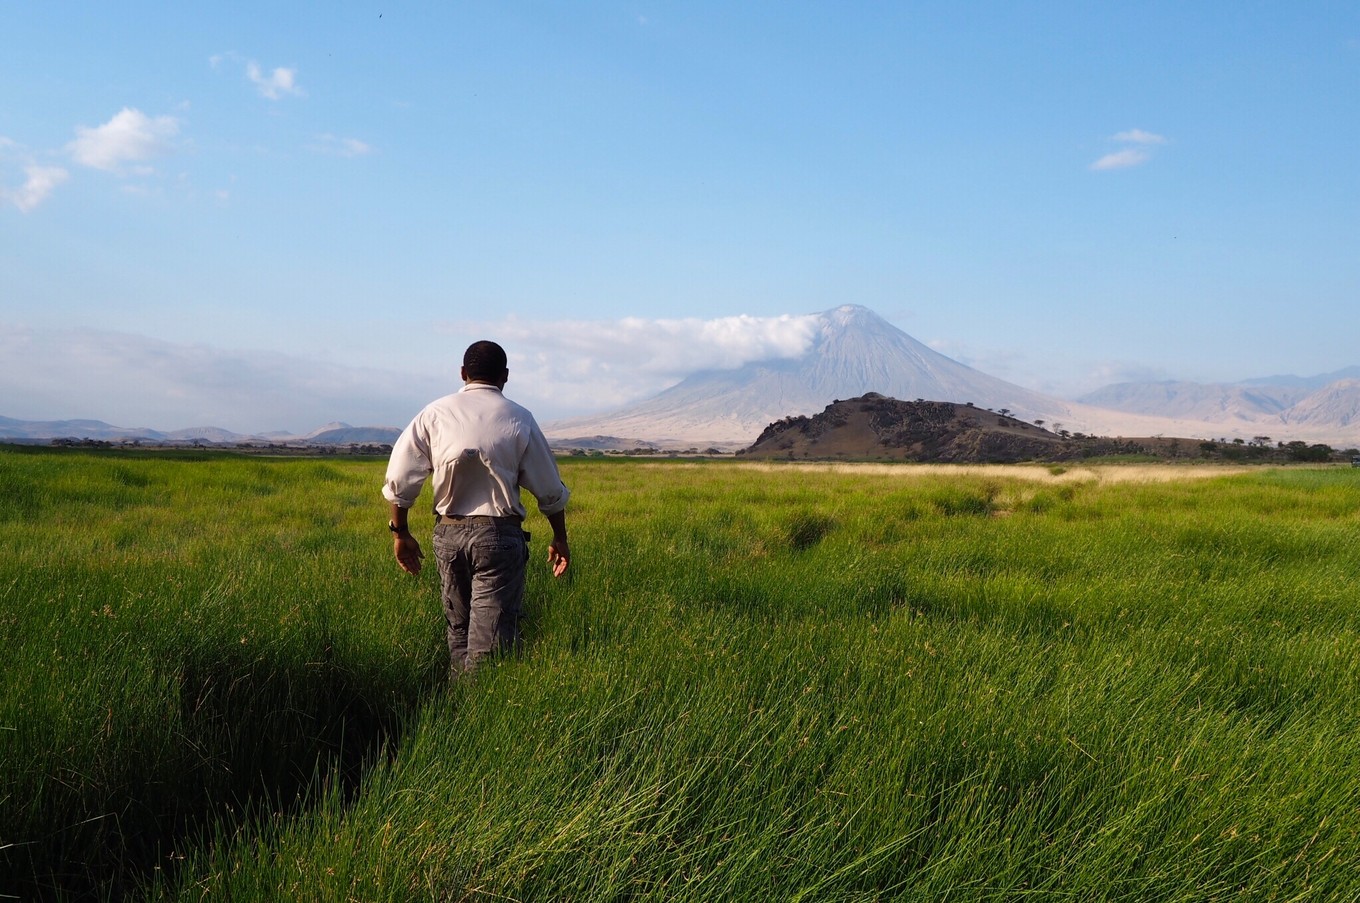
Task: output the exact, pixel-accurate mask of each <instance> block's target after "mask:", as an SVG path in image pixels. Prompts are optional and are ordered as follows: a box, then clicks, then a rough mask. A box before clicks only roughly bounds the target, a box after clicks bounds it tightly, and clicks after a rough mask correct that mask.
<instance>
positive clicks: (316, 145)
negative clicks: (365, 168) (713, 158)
mask: <svg viewBox="0 0 1360 903" xmlns="http://www.w3.org/2000/svg"><path fill="white" fill-rule="evenodd" d="M311 148H312V150H314V151H316V152H317V153H320V154H330V155H331V156H333V157H365V156H368V155H369V154H371V153H373V147H372V145H370V144H368V143H366V142H364V141H360V140H359V139H358V138H341V137H340V136H339V135H332V134H330V133H329V132H327V133H325V134H322V135H317V136H316V140H315V141H313V142H312V145H311Z"/></svg>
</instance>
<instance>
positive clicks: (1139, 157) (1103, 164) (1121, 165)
mask: <svg viewBox="0 0 1360 903" xmlns="http://www.w3.org/2000/svg"><path fill="white" fill-rule="evenodd" d="M1151 158H1152V155H1151V154H1149V153H1148V152H1147V151H1145V150H1138V149H1137V148H1129V149H1127V150H1122V151H1115V152H1114V153H1112V154H1106V155H1105V156H1103V157H1101V158H1100V159H1099V160H1097V161H1096V162H1094V163H1092V164H1091V168H1092V169H1093V170H1095V171H1096V172H1105V171H1108V170H1111V169H1128V168H1129V167H1131V166H1142V165H1143V164H1144V163H1146V162H1147V161H1148V160H1150V159H1151Z"/></svg>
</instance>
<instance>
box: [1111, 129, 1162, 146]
mask: <svg viewBox="0 0 1360 903" xmlns="http://www.w3.org/2000/svg"><path fill="white" fill-rule="evenodd" d="M1110 140H1111V141H1117V142H1119V143H1121V144H1166V137H1165V136H1163V135H1158V134H1155V133H1153V132H1145V131H1143V130H1142V129H1129V130H1128V131H1127V132H1119V133H1118V134H1116V135H1113V136H1112V137H1111V138H1110Z"/></svg>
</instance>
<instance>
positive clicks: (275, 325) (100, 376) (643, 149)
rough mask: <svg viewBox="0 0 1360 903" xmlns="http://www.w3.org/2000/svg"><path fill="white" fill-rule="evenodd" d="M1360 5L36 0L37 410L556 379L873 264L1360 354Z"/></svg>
mask: <svg viewBox="0 0 1360 903" xmlns="http://www.w3.org/2000/svg"><path fill="white" fill-rule="evenodd" d="M1357 159H1360V5H1357V4H1355V3H1353V2H1346V3H1296V2H1290V3H1284V2H1264V3H1248V2H1201V3H1191V4H1187V3H1181V2H1177V3H1145V4H1114V3H1110V4H1098V3H1062V2H1006V3H1000V2H998V3H945V2H938V3H907V2H902V3H830V2H827V3H810V2H809V3H798V2H779V3H774V2H770V3H720V2H685V3H660V2H600V3H515V2H505V3H492V2H485V3H482V2H473V3H456V4H453V3H451V4H402V3H386V2H375V3H371V4H353V3H350V4H336V5H333V6H331V7H327V8H323V9H321V10H319V11H314V10H311V9H304V8H291V9H290V8H286V7H279V6H276V5H274V4H261V3H233V4H192V5H191V4H163V5H162V4H146V3H122V4H75V3H62V2H53V3H42V4H25V5H21V6H19V7H16V8H14V9H12V10H10V11H9V12H8V13H7V15H6V25H5V28H4V30H3V33H0V415H5V416H10V417H21V418H27V419H58V418H71V417H91V418H97V419H102V420H106V421H109V422H112V423H115V424H118V425H122V426H142V425H146V426H154V427H158V428H162V429H176V428H182V427H188V426H197V425H206V424H212V425H218V426H224V427H227V428H230V429H236V430H240V431H264V430H277V429H286V430H298V431H301V430H307V429H310V428H312V427H314V426H317V425H319V424H321V423H323V422H326V421H328V420H334V419H339V420H346V421H348V422H351V423H366V424H386V425H395V426H400V425H402V424H404V423H405V421H406V420H408V419H409V418H410V416H411V415H412V414H413V413H414V412H415V410H417V409H418V408H419V407H420V406H421V405H422V404H424V403H425V402H426V401H428V400H429V399H430V398H432V397H434V396H435V395H437V394H442V393H443V392H444V391H447V390H449V389H451V388H453V387H455V386H456V370H457V363H458V358H459V357H460V355H461V351H462V348H463V347H464V346H466V344H467V343H468V342H469V341H472V340H474V339H477V338H483V337H491V338H497V339H499V340H501V341H502V342H503V344H505V345H506V347H507V349H508V350H509V351H510V353H511V370H512V372H511V385H510V387H509V389H508V390H507V391H508V393H509V394H511V395H512V397H515V398H517V399H519V400H522V401H525V402H527V403H529V404H530V405H531V406H532V407H534V409H535V410H536V411H537V412H538V413H539V416H540V419H544V420H546V419H551V418H553V417H558V416H566V415H570V414H579V413H584V412H587V411H591V410H600V409H605V408H610V407H613V406H616V405H618V404H621V403H624V402H627V401H630V400H633V399H637V398H639V397H642V396H645V395H650V394H652V393H654V392H656V391H658V390H659V389H661V388H664V387H665V386H666V385H668V384H670V383H672V382H674V381H675V380H676V379H678V378H679V377H680V376H682V375H683V374H684V372H686V371H687V370H688V369H690V368H692V367H694V366H696V365H699V366H735V365H739V364H740V363H742V362H744V361H745V360H748V359H751V358H753V357H757V356H762V355H769V354H772V353H773V354H778V353H786V354H793V353H797V351H799V350H800V349H801V347H803V344H804V343H805V341H806V329H805V325H806V324H805V321H804V320H802V319H800V317H801V316H802V315H805V314H809V313H813V312H817V311H822V310H826V309H828V308H832V307H835V306H838V305H840V304H844V303H854V304H862V305H865V306H867V307H869V308H871V309H873V310H875V311H876V312H878V313H879V314H881V315H883V316H884V317H886V318H887V319H889V320H890V321H891V322H893V323H894V324H895V325H897V326H899V327H900V328H902V329H903V330H905V331H906V332H908V333H910V334H911V335H912V336H914V337H915V338H917V339H919V340H921V341H924V342H927V343H929V344H931V345H932V346H933V347H935V348H937V349H938V350H940V351H941V352H943V353H945V354H948V355H949V356H951V357H954V358H955V359H957V360H960V361H963V362H964V363H968V364H970V365H972V366H975V367H977V368H978V369H981V370H983V371H985V372H987V373H990V374H992V375H995V376H999V377H1001V378H1003V379H1008V380H1011V381H1012V382H1016V383H1019V384H1021V385H1024V386H1026V387H1028V388H1033V389H1038V390H1041V391H1046V392H1050V393H1053V394H1057V395H1062V396H1066V397H1071V396H1074V395H1076V394H1079V393H1080V392H1083V391H1087V390H1090V389H1093V388H1096V387H1098V386H1100V385H1104V384H1107V383H1110V382H1116V381H1122V380H1128V379H1147V378H1155V379H1191V380H1199V381H1233V380H1240V379H1247V378H1251V377H1259V376H1267V375H1272V374H1284V373H1292V374H1297V375H1314V374H1319V373H1326V372H1330V371H1333V370H1338V369H1341V368H1343V367H1347V366H1352V365H1355V364H1360V350H1357V348H1356V345H1355V339H1356V337H1357V336H1360V303H1357V302H1360V291H1358V289H1360V167H1358V166H1357V162H1356V161H1357Z"/></svg>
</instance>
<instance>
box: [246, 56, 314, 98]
mask: <svg viewBox="0 0 1360 903" xmlns="http://www.w3.org/2000/svg"><path fill="white" fill-rule="evenodd" d="M246 78H248V79H250V81H251V84H253V85H254V86H255V88H256V90H258V91H259V92H260V95H261V96H263V97H267V98H269V99H270V100H280V99H282V98H284V97H306V96H307V92H306V91H304V90H302V87H301V86H300V85H298V83H297V70H296V69H286V68H284V67H282V66H279V67H277V68H275V69H274V70H273V71H271V72H269V73H267V74H266V73H265V72H264V70H262V69H261V68H260V64H259V63H257V62H255V61H254V60H251V61H249V62H248V63H246Z"/></svg>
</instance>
